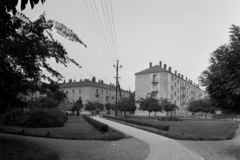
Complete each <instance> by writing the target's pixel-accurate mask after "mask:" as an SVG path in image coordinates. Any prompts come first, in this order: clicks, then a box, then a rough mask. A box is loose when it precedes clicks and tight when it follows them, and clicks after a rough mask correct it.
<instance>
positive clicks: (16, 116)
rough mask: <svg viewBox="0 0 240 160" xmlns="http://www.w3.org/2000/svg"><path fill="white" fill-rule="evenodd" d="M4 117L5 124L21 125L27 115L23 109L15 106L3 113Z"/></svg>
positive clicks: (3, 122)
mask: <svg viewBox="0 0 240 160" xmlns="http://www.w3.org/2000/svg"><path fill="white" fill-rule="evenodd" d="M2 117H3V118H2V124H3V125H12V126H21V125H22V123H23V118H24V117H25V113H24V112H23V110H22V109H20V108H15V109H12V110H11V111H9V112H6V113H5V114H3V115H2Z"/></svg>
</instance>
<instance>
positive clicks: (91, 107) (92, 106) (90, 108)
mask: <svg viewBox="0 0 240 160" xmlns="http://www.w3.org/2000/svg"><path fill="white" fill-rule="evenodd" d="M84 110H85V111H95V110H96V107H95V104H94V102H92V101H87V104H86V105H85V108H84Z"/></svg>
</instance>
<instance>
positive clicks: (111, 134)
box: [0, 116, 125, 140]
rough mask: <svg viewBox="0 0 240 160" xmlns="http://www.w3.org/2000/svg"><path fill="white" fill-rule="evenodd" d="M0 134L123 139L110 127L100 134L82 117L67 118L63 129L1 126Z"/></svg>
mask: <svg viewBox="0 0 240 160" xmlns="http://www.w3.org/2000/svg"><path fill="white" fill-rule="evenodd" d="M23 130H24V132H23ZM0 132H3V133H12V134H21V135H28V136H37V137H47V138H59V139H76V140H119V139H123V138H125V135H124V134H123V133H121V132H118V131H116V130H113V129H112V128H110V127H109V129H108V131H107V132H104V133H103V134H102V132H100V131H99V130H97V129H96V128H94V127H93V126H92V125H91V124H89V123H88V122H87V121H86V120H85V119H84V118H83V117H82V116H78V117H77V116H69V117H68V120H67V122H66V123H64V126H63V127H54V128H24V127H16V126H2V130H1V131H0ZM47 133H49V135H47Z"/></svg>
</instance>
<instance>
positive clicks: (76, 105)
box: [72, 97, 83, 115]
mask: <svg viewBox="0 0 240 160" xmlns="http://www.w3.org/2000/svg"><path fill="white" fill-rule="evenodd" d="M82 108H83V104H82V99H81V97H79V99H78V100H77V101H76V102H75V103H74V104H73V108H72V111H77V115H79V110H81V109H82Z"/></svg>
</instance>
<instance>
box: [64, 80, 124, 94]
mask: <svg viewBox="0 0 240 160" xmlns="http://www.w3.org/2000/svg"><path fill="white" fill-rule="evenodd" d="M73 87H96V88H103V89H108V90H115V89H116V87H115V86H114V85H108V84H104V83H101V82H92V81H79V82H69V83H65V84H62V85H61V86H60V88H73ZM122 91H124V92H128V91H125V90H123V89H122Z"/></svg>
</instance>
